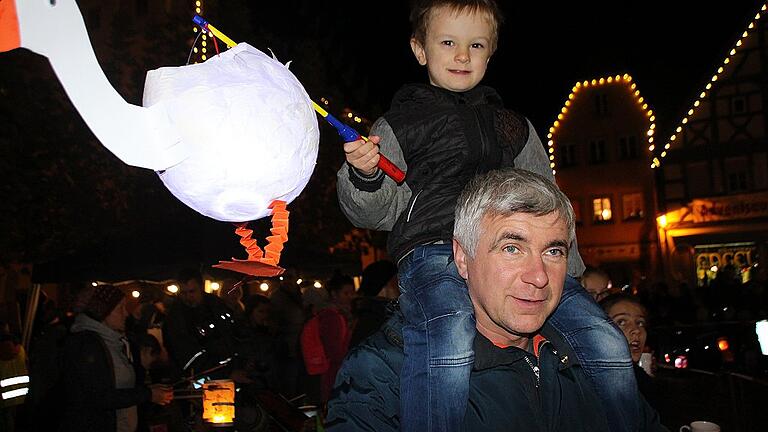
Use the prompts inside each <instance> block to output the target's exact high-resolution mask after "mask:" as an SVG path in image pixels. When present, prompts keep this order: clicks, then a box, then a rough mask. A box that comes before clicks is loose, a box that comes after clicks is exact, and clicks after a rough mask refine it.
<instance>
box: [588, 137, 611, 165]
mask: <svg viewBox="0 0 768 432" xmlns="http://www.w3.org/2000/svg"><path fill="white" fill-rule="evenodd" d="M606 160H607V158H606V155H605V140H593V141H590V142H589V163H593V164H596V163H603V162H605V161H606Z"/></svg>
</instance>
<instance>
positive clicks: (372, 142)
mask: <svg viewBox="0 0 768 432" xmlns="http://www.w3.org/2000/svg"><path fill="white" fill-rule="evenodd" d="M380 140H381V138H379V137H377V136H375V135H371V136H370V137H368V141H367V142H366V141H364V140H363V139H359V140H357V141H351V142H346V143H344V153H346V158H347V162H348V163H349V164H350V165H352V166H353V167H354V168H355V169H356V170H358V171H360V172H361V173H362V174H364V175H366V176H372V175H374V174H376V170H377V169H378V168H377V167H376V165H377V164H378V163H379V158H380V156H379V141H380Z"/></svg>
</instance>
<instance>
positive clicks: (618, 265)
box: [547, 74, 658, 286]
mask: <svg viewBox="0 0 768 432" xmlns="http://www.w3.org/2000/svg"><path fill="white" fill-rule="evenodd" d="M655 128H656V125H655V116H654V113H653V111H652V110H650V109H649V107H648V103H647V102H646V101H645V100H644V98H643V97H642V96H641V95H640V91H639V90H638V87H637V84H636V83H634V82H633V79H632V77H631V76H629V75H627V74H625V75H616V76H610V77H603V78H596V79H592V80H588V81H583V82H578V83H576V85H575V86H574V87H573V89H572V92H571V94H570V95H569V96H568V99H567V100H566V102H565V104H564V106H563V108H562V110H561V113H560V114H559V115H558V119H557V121H555V122H554V124H553V126H552V127H551V128H550V130H549V134H548V135H547V137H548V146H549V154H550V160H551V166H552V169H553V172H554V173H555V178H556V181H557V184H558V185H559V186H560V189H562V190H563V192H565V194H566V195H568V197H569V198H570V199H571V203H572V204H573V208H574V211H575V213H576V218H577V226H576V235H577V238H578V241H579V251H580V253H581V255H582V257H583V258H584V261H585V262H586V263H587V265H591V266H595V267H601V268H603V269H604V270H606V271H607V272H608V273H609V275H610V276H611V279H612V281H613V283H614V285H619V286H623V285H631V286H637V284H638V283H639V281H640V280H642V279H643V278H648V277H655V275H654V272H655V271H656V267H657V263H656V262H657V260H656V259H655V257H656V256H658V253H657V248H656V244H657V241H656V229H655V215H654V200H655V194H654V182H653V180H654V179H653V171H652V170H651V169H650V163H651V160H652V157H653V155H652V152H651V151H649V150H648V147H649V141H650V142H651V143H652V142H653V139H654V138H653V136H654V133H655Z"/></svg>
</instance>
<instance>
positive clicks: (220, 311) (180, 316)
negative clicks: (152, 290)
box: [163, 269, 236, 378]
mask: <svg viewBox="0 0 768 432" xmlns="http://www.w3.org/2000/svg"><path fill="white" fill-rule="evenodd" d="M177 281H178V283H179V294H178V299H177V300H178V301H176V302H175V303H174V304H173V305H172V306H171V307H170V309H169V311H168V316H167V317H166V319H165V322H164V323H163V342H164V344H165V346H166V348H167V349H168V353H169V354H170V356H171V358H172V359H173V360H174V362H175V363H176V365H177V366H178V367H179V368H180V369H181V371H182V374H184V375H189V373H190V371H191V370H192V369H194V370H195V371H196V372H201V371H204V370H207V369H209V368H212V367H215V366H218V365H219V364H220V363H219V362H222V361H224V360H227V359H231V358H232V357H233V354H234V352H235V349H236V347H235V339H234V335H233V327H234V326H233V324H234V317H233V313H232V311H230V310H229V309H228V308H227V306H226V305H225V304H224V302H223V301H222V300H221V299H220V298H218V297H216V296H214V295H212V294H206V293H205V292H204V289H203V287H204V285H203V277H202V275H201V274H200V272H199V271H197V270H193V269H190V270H183V271H182V272H181V273H180V274H179V277H178V280H177ZM224 372H225V371H223V370H222V371H218V372H217V373H215V374H213V376H214V377H220V378H224V377H225V374H224Z"/></svg>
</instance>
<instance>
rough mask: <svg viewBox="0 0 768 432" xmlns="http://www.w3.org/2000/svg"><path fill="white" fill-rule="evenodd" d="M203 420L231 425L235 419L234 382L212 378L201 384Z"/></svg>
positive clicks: (215, 424)
mask: <svg viewBox="0 0 768 432" xmlns="http://www.w3.org/2000/svg"><path fill="white" fill-rule="evenodd" d="M203 421H205V422H208V423H211V424H213V425H214V426H232V425H233V424H234V421H235V382H234V381H232V380H214V381H208V382H206V383H205V384H203Z"/></svg>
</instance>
